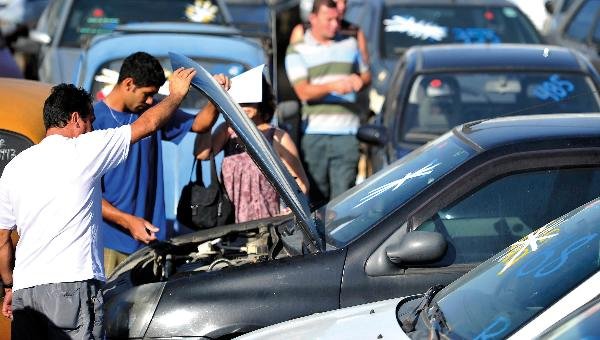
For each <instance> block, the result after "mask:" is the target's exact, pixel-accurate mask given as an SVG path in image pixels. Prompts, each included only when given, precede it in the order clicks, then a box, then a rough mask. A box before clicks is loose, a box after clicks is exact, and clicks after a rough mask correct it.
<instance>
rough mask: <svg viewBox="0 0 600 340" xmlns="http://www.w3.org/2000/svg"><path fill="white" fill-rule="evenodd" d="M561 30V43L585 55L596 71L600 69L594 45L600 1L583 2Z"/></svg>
mask: <svg viewBox="0 0 600 340" xmlns="http://www.w3.org/2000/svg"><path fill="white" fill-rule="evenodd" d="M573 10H574V12H573V13H572V14H571V15H569V16H568V18H567V19H566V20H565V22H564V23H563V24H562V26H561V28H560V30H559V31H560V38H559V41H558V42H559V43H560V44H561V45H563V46H566V47H570V48H573V49H576V50H578V51H580V52H582V53H583V54H585V55H586V56H587V57H588V58H590V60H591V61H592V63H593V64H594V66H595V67H596V69H597V70H598V69H600V68H599V66H600V60H599V58H598V51H597V47H596V46H595V44H594V43H593V35H594V28H597V25H598V17H599V14H600V1H582V2H581V3H580V5H579V6H577V7H576V8H574V9H573Z"/></svg>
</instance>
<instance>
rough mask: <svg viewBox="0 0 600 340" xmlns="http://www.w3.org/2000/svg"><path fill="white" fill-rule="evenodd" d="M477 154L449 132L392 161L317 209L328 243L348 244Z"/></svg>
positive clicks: (318, 218)
mask: <svg viewBox="0 0 600 340" xmlns="http://www.w3.org/2000/svg"><path fill="white" fill-rule="evenodd" d="M474 154H475V151H474V150H473V149H471V148H470V147H468V146H466V145H465V144H464V143H462V142H461V141H460V140H459V139H458V138H456V137H453V135H452V133H448V134H447V135H446V136H445V137H442V138H440V139H438V140H436V141H433V142H430V143H428V144H426V145H424V146H422V147H421V148H420V149H417V150H415V151H414V152H412V153H411V154H410V155H408V156H406V157H404V158H402V159H400V160H398V161H396V162H394V163H392V164H390V166H388V167H386V168H385V169H384V170H382V171H379V172H377V173H376V174H374V175H373V176H371V177H369V178H368V179H366V180H365V181H364V182H362V183H361V184H359V185H358V186H355V187H354V188H352V189H350V190H348V191H346V192H345V193H343V194H341V195H340V196H338V197H336V198H334V199H332V200H331V201H330V202H329V203H328V204H327V205H325V206H324V207H322V208H320V209H319V210H317V211H316V212H315V217H316V219H317V221H318V222H319V223H320V224H321V225H324V228H325V240H326V242H327V243H328V244H329V245H333V246H334V247H336V248H340V247H343V246H345V245H346V244H348V242H350V241H352V240H354V239H355V238H357V237H358V236H360V235H361V234H362V233H364V232H365V231H367V230H369V229H370V228H371V227H373V226H374V225H375V224H376V222H377V221H379V220H380V219H382V218H384V217H385V216H387V215H389V214H390V213H392V212H393V211H395V210H396V209H398V208H400V207H401V206H402V205H403V204H404V203H405V202H407V201H408V200H409V199H410V198H412V197H413V196H414V195H416V194H417V193H419V192H421V191H423V190H424V189H425V188H427V187H428V186H430V185H431V184H432V183H434V182H436V181H437V180H438V179H440V178H441V177H443V176H444V175H445V174H447V173H448V172H450V171H451V170H452V169H454V168H456V167H457V166H459V165H460V164H462V163H463V162H465V161H466V160H467V159H469V158H471V156H473V155H474Z"/></svg>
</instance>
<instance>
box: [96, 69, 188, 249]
mask: <svg viewBox="0 0 600 340" xmlns="http://www.w3.org/2000/svg"><path fill="white" fill-rule="evenodd" d="M195 74H196V70H194V69H193V68H189V69H184V68H179V69H177V70H175V72H173V74H172V75H171V79H170V81H169V93H170V94H169V96H167V98H165V99H164V100H162V101H161V102H160V103H158V104H156V105H154V106H153V107H151V108H150V109H148V110H147V111H145V112H144V113H143V114H142V115H141V116H140V118H138V119H137V120H136V121H135V122H133V124H131V144H133V143H136V142H137V141H139V140H141V139H142V138H144V137H146V136H149V135H151V134H153V133H154V132H156V130H158V129H159V128H160V127H161V126H163V125H164V124H165V123H166V122H167V121H168V120H169V118H170V117H171V115H172V114H173V112H175V110H177V108H178V107H179V104H181V101H182V100H183V98H184V97H185V95H186V94H187V92H188V90H189V88H190V83H191V81H192V78H193V77H194V75H195ZM102 217H103V218H104V219H106V220H107V221H110V222H113V223H115V224H118V225H120V226H122V227H123V228H125V229H127V230H128V231H129V233H130V234H131V236H132V237H133V238H134V239H135V240H138V241H140V242H144V243H146V244H147V243H149V242H150V241H154V240H156V235H155V233H156V232H157V231H158V228H157V227H156V226H154V225H152V223H150V222H148V221H146V220H144V219H143V218H140V217H137V216H134V215H131V214H128V213H125V212H123V211H121V210H119V209H117V208H116V207H114V206H113V205H112V204H110V203H109V202H108V201H107V200H105V199H102Z"/></svg>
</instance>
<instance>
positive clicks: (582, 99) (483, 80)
mask: <svg viewBox="0 0 600 340" xmlns="http://www.w3.org/2000/svg"><path fill="white" fill-rule="evenodd" d="M598 110H600V99H599V98H598V96H597V95H596V88H595V86H594V85H593V82H592V81H591V79H589V78H588V77H587V76H584V75H581V74H573V73H565V74H560V73H545V72H537V73H532V72H519V73H517V72H509V73H504V72H503V73H499V72H494V73H452V74H444V73H440V74H431V75H427V76H419V77H417V78H415V80H414V81H413V83H412V84H411V89H410V94H409V98H408V101H407V102H406V104H404V107H403V111H402V114H401V115H400V114H399V115H400V116H401V117H402V122H400V124H399V129H398V130H397V133H398V137H399V138H398V140H399V141H407V142H411V143H419V142H421V143H422V142H425V141H428V140H431V139H432V138H434V137H437V136H438V135H440V134H442V133H444V132H446V131H448V130H449V129H451V128H452V127H454V126H456V125H458V124H462V123H465V122H469V121H474V120H479V119H485V118H492V117H498V116H506V115H516V114H519V115H524V114H547V113H563V112H570V113H573V112H596V111H598Z"/></svg>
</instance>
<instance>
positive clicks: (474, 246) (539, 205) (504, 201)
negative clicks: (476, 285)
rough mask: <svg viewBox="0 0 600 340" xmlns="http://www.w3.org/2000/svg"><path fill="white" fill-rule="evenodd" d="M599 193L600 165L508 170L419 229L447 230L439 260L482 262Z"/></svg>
mask: <svg viewBox="0 0 600 340" xmlns="http://www.w3.org/2000/svg"><path fill="white" fill-rule="evenodd" d="M598 196H600V168H582V169H554V170H539V171H532V172H526V173H517V174H513V175H508V176H505V177H502V178H499V179H496V180H494V181H492V182H491V183H487V184H485V185H483V186H482V187H481V188H479V189H476V190H475V191H474V192H472V193H470V194H468V195H467V196H466V197H464V198H462V199H460V200H459V201H457V202H455V203H453V204H452V205H450V206H448V207H445V208H443V209H441V210H440V211H439V212H438V213H437V214H435V215H434V216H433V217H432V218H430V219H428V220H426V221H425V222H424V223H422V224H421V225H420V226H419V227H418V228H417V229H418V230H426V231H436V232H440V233H442V234H443V235H445V237H446V239H447V241H448V244H449V247H450V248H451V251H448V252H447V253H446V258H445V259H444V261H443V262H446V263H455V264H469V263H478V262H482V261H484V260H486V259H488V258H490V257H491V256H493V255H494V254H496V253H497V252H499V251H500V250H502V249H503V248H504V247H506V246H508V245H509V244H511V243H513V242H516V241H517V240H519V239H520V238H522V237H523V236H525V235H527V234H529V233H531V232H532V231H534V230H535V229H537V228H539V227H541V226H543V225H544V224H545V223H547V222H548V221H551V220H553V219H555V218H557V217H558V216H560V215H562V214H564V213H566V212H568V211H570V210H572V209H574V208H577V207H578V206H580V205H582V204H585V203H587V202H589V201H591V200H593V199H594V198H596V197H598Z"/></svg>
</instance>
